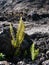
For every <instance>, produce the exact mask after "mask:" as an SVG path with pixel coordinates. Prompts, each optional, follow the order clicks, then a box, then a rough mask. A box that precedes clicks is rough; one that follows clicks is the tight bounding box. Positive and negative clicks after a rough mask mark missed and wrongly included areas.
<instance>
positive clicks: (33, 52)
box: [30, 44, 39, 60]
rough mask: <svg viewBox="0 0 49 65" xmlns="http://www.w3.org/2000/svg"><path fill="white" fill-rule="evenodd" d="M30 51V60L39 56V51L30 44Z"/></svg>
mask: <svg viewBox="0 0 49 65" xmlns="http://www.w3.org/2000/svg"><path fill="white" fill-rule="evenodd" d="M30 51H31V58H32V60H34V59H35V58H36V57H37V56H38V54H39V49H37V50H36V49H35V45H34V44H32V45H31V47H30Z"/></svg>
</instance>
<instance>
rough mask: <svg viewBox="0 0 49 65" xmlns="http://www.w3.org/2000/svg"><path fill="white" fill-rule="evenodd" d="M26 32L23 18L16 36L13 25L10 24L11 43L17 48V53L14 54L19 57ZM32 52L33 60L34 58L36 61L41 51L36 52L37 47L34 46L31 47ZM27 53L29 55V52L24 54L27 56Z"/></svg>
mask: <svg viewBox="0 0 49 65" xmlns="http://www.w3.org/2000/svg"><path fill="white" fill-rule="evenodd" d="M24 30H25V25H24V23H23V20H22V17H21V18H20V21H19V25H18V29H17V33H16V35H14V30H13V26H12V24H10V33H11V36H12V40H11V43H12V45H13V46H14V47H15V48H16V51H15V53H14V55H16V56H18V55H19V53H20V45H21V43H22V42H23V40H24V36H25V33H24ZM15 36H16V38H15ZM25 51H26V50H25ZM30 52H31V58H32V60H34V59H35V58H36V57H37V55H38V54H39V49H37V50H36V49H35V45H34V44H32V45H31V47H30ZM26 53H27V51H26V52H24V54H26Z"/></svg>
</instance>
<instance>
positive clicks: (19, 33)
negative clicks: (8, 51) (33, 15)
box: [10, 17, 25, 55]
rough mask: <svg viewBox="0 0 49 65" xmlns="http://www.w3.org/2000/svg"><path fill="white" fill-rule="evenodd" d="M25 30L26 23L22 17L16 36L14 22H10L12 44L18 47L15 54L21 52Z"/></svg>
mask: <svg viewBox="0 0 49 65" xmlns="http://www.w3.org/2000/svg"><path fill="white" fill-rule="evenodd" d="M24 30H25V25H24V23H23V20H22V17H21V18H20V21H19V25H18V29H17V33H16V35H15V36H16V38H15V37H14V30H13V26H12V24H10V33H11V36H12V40H11V43H12V45H13V46H14V47H15V48H16V52H15V55H18V54H19V53H20V51H19V50H20V45H21V43H22V41H23V39H24V35H25V34H24Z"/></svg>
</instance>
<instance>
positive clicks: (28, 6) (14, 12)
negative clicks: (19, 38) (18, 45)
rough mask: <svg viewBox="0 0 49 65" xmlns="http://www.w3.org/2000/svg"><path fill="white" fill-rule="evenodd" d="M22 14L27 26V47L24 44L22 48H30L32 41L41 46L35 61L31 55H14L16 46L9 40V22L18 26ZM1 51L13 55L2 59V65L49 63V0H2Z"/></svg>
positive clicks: (0, 14)
mask: <svg viewBox="0 0 49 65" xmlns="http://www.w3.org/2000/svg"><path fill="white" fill-rule="evenodd" d="M21 16H22V19H23V21H24V24H25V27H26V29H25V34H26V36H25V39H24V40H25V41H24V44H25V45H26V47H25V45H22V49H23V48H24V49H26V48H28V47H29V46H30V44H31V43H32V41H33V43H34V44H35V48H36V49H37V48H39V55H38V57H37V58H36V59H35V60H34V61H32V60H31V58H30V57H26V58H24V57H23V58H21V57H20V58H15V57H13V53H14V52H15V48H14V47H13V46H12V45H11V44H10V43H11V42H9V41H10V38H9V37H10V33H9V23H10V22H12V23H13V26H14V28H17V26H18V21H19V19H20V17H21ZM29 41H30V44H29ZM25 42H26V43H27V44H26V43H25ZM3 43H4V44H3ZM7 45H8V46H7ZM7 50H8V51H7ZM11 50H12V51H11ZM1 51H2V52H3V53H5V54H6V55H7V56H11V59H9V58H8V59H7V57H6V59H4V60H3V61H0V64H1V65H49V0H0V52H1ZM21 56H23V55H21ZM11 60H12V61H11Z"/></svg>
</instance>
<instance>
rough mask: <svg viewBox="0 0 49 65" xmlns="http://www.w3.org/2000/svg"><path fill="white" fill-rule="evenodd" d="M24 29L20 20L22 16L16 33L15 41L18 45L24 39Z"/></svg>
mask: <svg viewBox="0 0 49 65" xmlns="http://www.w3.org/2000/svg"><path fill="white" fill-rule="evenodd" d="M24 30H25V25H24V23H23V21H22V17H21V18H20V21H19V25H18V30H17V34H16V39H17V40H16V42H17V43H18V44H19V45H20V44H21V43H22V41H23V39H24Z"/></svg>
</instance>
